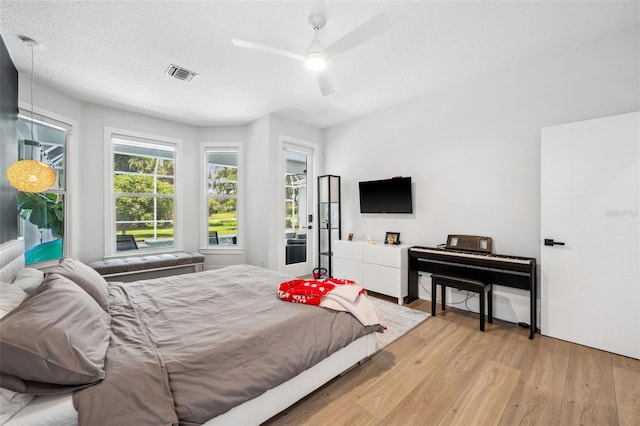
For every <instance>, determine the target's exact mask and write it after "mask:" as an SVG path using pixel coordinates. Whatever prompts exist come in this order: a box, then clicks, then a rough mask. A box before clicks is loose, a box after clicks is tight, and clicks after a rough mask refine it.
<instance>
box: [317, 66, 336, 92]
mask: <svg viewBox="0 0 640 426" xmlns="http://www.w3.org/2000/svg"><path fill="white" fill-rule="evenodd" d="M316 78H317V79H318V86H319V87H320V93H322V96H329V95H333V94H334V93H335V90H333V83H331V79H330V78H329V73H328V72H327V71H326V70H324V71H318V72H317V73H316Z"/></svg>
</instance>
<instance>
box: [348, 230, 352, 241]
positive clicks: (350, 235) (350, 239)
mask: <svg viewBox="0 0 640 426" xmlns="http://www.w3.org/2000/svg"><path fill="white" fill-rule="evenodd" d="M347 241H353V232H349V237H348V238H347Z"/></svg>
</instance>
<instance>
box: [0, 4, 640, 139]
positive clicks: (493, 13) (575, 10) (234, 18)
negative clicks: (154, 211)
mask: <svg viewBox="0 0 640 426" xmlns="http://www.w3.org/2000/svg"><path fill="white" fill-rule="evenodd" d="M639 11H640V3H639V2H636V1H633V2H610V1H603V2H578V1H546V2H538V1H528V2H509V1H493V2H484V1H471V2H461V1H451V2H431V1H410V2H404V1H374V2H366V1H324V2H317V1H316V2H304V1H282V2H276V1H257V2H248V1H84V2H82V1H56V0H51V1H32V0H20V1H14V0H0V34H2V37H3V39H4V40H5V43H6V44H7V48H8V49H9V53H10V55H11V57H12V59H13V61H14V63H15V64H16V67H17V68H18V70H19V71H20V72H24V73H29V72H30V53H29V49H28V47H26V46H25V45H24V44H23V43H22V42H21V41H20V39H19V38H18V36H20V35H25V36H28V37H31V38H33V39H35V40H37V41H38V42H39V44H40V46H39V47H38V48H37V49H36V50H35V62H36V81H37V82H39V83H42V84H45V85H47V86H50V87H53V88H55V89H57V90H60V91H62V92H64V93H68V94H70V95H71V96H74V97H76V98H79V99H82V100H85V101H89V102H93V103H97V104H102V105H107V106H113V107H116V108H121V109H125V110H131V111H136V112H140V113H144V114H148V115H153V116H158V117H163V118H169V119H172V120H175V121H179V122H183V123H188V124H193V125H222V124H244V123H247V122H250V121H253V120H255V119H257V118H259V117H261V116H263V115H265V114H268V113H276V114H278V115H281V116H283V117H287V118H291V119H294V120H298V121H300V122H303V123H307V124H310V125H314V126H318V127H330V126H333V125H336V124H339V123H342V122H345V121H348V120H351V119H354V118H357V117H359V116H362V115H365V114H368V113H371V112H375V111H378V110H381V109H384V108H386V107H389V106H392V105H395V104H398V103H401V102H404V101H407V100H410V99H413V98H416V97H418V96H424V95H428V94H430V93H434V92H437V91H440V90H443V89H446V88H447V87H451V86H453V85H456V84H459V83H460V82H461V81H465V80H468V79H472V78H474V77H477V76H479V75H482V74H484V73H489V72H494V71H496V70H498V69H501V68H506V67H511V66H514V65H515V64H517V63H521V62H524V61H528V60H532V59H534V58H536V57H537V56H539V55H541V54H544V53H545V52H547V51H549V50H553V49H567V48H572V47H575V46H576V45H578V44H580V43H586V42H589V41H590V40H593V39H597V38H599V37H602V36H604V35H606V34H607V33H610V32H614V31H618V30H622V29H625V28H628V27H631V26H636V27H637V26H638V25H639V20H640V13H639ZM311 12H320V13H322V14H324V15H325V16H326V18H327V24H326V26H325V28H324V29H322V30H321V31H320V40H321V41H322V43H323V44H324V45H325V46H328V45H330V44H331V43H333V42H334V41H336V40H338V39H339V38H341V37H342V36H343V35H345V34H347V33H348V32H349V31H351V30H352V29H354V28H356V27H357V26H359V25H360V24H362V23H363V22H365V21H366V20H368V19H369V18H371V17H373V16H374V15H376V14H377V13H380V12H382V13H385V14H386V15H387V16H388V18H389V20H390V21H391V25H392V30H391V31H389V32H387V33H385V34H383V35H381V36H379V37H377V38H375V39H373V40H371V41H369V42H367V43H365V44H363V45H361V46H359V47H357V48H355V49H353V50H350V51H348V52H346V53H344V54H342V55H340V56H338V57H336V58H333V60H332V61H331V62H330V67H329V73H330V75H331V79H332V81H333V86H334V88H335V94H334V95H331V96H327V97H323V96H322V95H321V94H320V91H319V89H318V86H317V83H316V81H315V78H314V76H313V75H312V74H311V72H310V71H308V70H306V69H305V67H304V64H303V63H302V62H298V61H295V60H292V59H289V58H286V57H281V56H276V55H273V54H268V53H264V52H258V51H252V50H248V49H242V48H238V47H235V46H233V45H232V43H231V40H232V39H233V38H238V39H243V40H248V41H251V42H255V43H260V44H265V45H271V46H274V47H278V48H281V49H286V50H290V51H293V52H298V53H300V54H302V53H303V52H304V50H305V48H306V47H307V45H308V44H309V43H310V41H311V39H312V38H313V31H312V29H311V27H310V26H309V25H308V23H307V17H308V15H309V14H310V13H311ZM170 64H177V65H180V66H183V67H185V68H187V69H190V70H193V71H195V72H197V73H199V74H200V75H199V76H198V77H197V78H196V79H195V80H193V82H191V83H185V82H182V81H179V80H175V79H172V78H169V77H167V76H165V75H164V72H165V71H166V69H167V67H168V66H169V65H170ZM36 103H37V102H36Z"/></svg>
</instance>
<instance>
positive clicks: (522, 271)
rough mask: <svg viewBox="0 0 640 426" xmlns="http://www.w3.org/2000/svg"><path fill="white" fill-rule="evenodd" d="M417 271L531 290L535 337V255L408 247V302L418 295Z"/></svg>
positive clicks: (531, 329) (532, 330)
mask: <svg viewBox="0 0 640 426" xmlns="http://www.w3.org/2000/svg"><path fill="white" fill-rule="evenodd" d="M418 272H430V273H436V274H441V275H451V276H455V277H461V278H469V279H475V280H480V281H487V282H491V283H492V284H497V285H502V286H505V287H512V288H519V289H522V290H527V291H529V299H530V322H529V324H530V328H529V339H533V335H534V333H535V331H536V328H537V327H536V324H537V321H536V318H537V300H536V299H537V285H536V284H537V279H536V259H535V258H530V257H520V256H509V255H500V254H491V253H484V252H474V251H464V250H453V249H449V248H446V249H445V248H431V247H411V248H409V277H408V285H409V288H408V302H409V303H410V302H412V301H413V300H416V299H417V298H418Z"/></svg>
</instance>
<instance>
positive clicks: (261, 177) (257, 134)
mask: <svg viewBox="0 0 640 426" xmlns="http://www.w3.org/2000/svg"><path fill="white" fill-rule="evenodd" d="M281 137H284V138H287V137H288V138H293V139H302V140H305V141H308V142H314V143H318V144H320V143H322V140H323V132H322V130H320V129H317V128H315V127H311V126H307V125H304V124H301V123H298V122H295V121H292V120H287V119H284V118H282V117H278V116H277V115H274V114H270V115H267V116H265V117H262V118H261V119H259V120H256V121H255V122H253V123H251V124H249V125H248V126H247V145H246V146H247V149H246V151H245V164H246V166H247V170H246V171H247V174H246V176H247V194H248V195H249V196H248V197H247V198H246V202H247V208H246V209H245V212H246V214H247V216H245V220H247V225H248V238H249V241H250V244H248V246H247V263H249V264H252V265H258V266H263V267H266V268H269V269H274V270H277V269H279V265H278V259H279V257H278V252H279V251H282V250H284V248H283V247H282V246H281V244H282V241H283V235H280V234H279V229H280V227H279V226H278V221H279V220H281V219H282V218H281V215H282V211H283V208H282V206H281V205H280V204H279V203H278V202H277V200H279V197H278V195H279V191H283V190H284V189H283V187H282V185H283V182H284V178H283V176H280V171H279V168H278V164H279V163H278V159H279V157H278V156H280V155H283V154H282V152H281V151H280V149H279V144H278V141H279V140H280V138H281Z"/></svg>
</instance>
